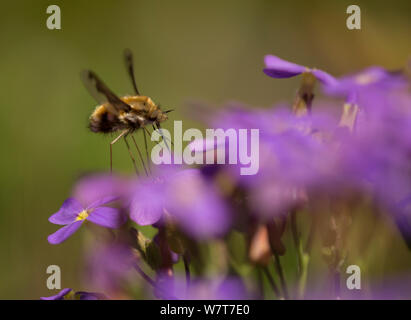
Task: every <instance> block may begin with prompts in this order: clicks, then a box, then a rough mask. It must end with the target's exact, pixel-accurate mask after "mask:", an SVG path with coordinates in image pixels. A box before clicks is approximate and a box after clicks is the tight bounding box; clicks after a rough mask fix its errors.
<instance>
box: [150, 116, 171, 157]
mask: <svg viewBox="0 0 411 320" xmlns="http://www.w3.org/2000/svg"><path fill="white" fill-rule="evenodd" d="M153 126H154V125H153ZM154 128H155V127H154ZM157 129H158V131H159V132H160V135H161V138H162V139H163V141H164V143H165V145H166V147H167V150H168V151H169V152H171V151H170V147H169V146H168V144H167V140H166V138H165V136H164V134H163V130H161V127H160V124H159V123H157ZM170 142H171V144H173V142H172V141H170Z"/></svg>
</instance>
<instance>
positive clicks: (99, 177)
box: [72, 174, 130, 205]
mask: <svg viewBox="0 0 411 320" xmlns="http://www.w3.org/2000/svg"><path fill="white" fill-rule="evenodd" d="M129 183H130V180H129V179H127V178H124V177H121V176H117V175H109V174H92V175H88V176H86V177H84V178H82V179H80V180H79V181H78V182H77V183H76V185H75V187H74V190H73V193H72V194H73V197H74V198H75V199H77V200H78V201H79V202H80V203H81V204H83V205H86V204H88V203H93V202H95V201H98V200H100V199H103V198H108V197H118V198H119V199H120V200H121V199H124V198H126V197H127V193H128V191H129Z"/></svg>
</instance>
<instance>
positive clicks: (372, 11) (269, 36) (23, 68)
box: [0, 0, 411, 299]
mask: <svg viewBox="0 0 411 320" xmlns="http://www.w3.org/2000/svg"><path fill="white" fill-rule="evenodd" d="M355 3H356V4H358V5H360V7H361V10H362V30H361V31H349V30H348V29H347V28H346V24H345V21H346V18H347V14H346V8H347V6H348V5H350V4H352V1H343V0H341V1H261V0H260V1H242V0H233V1H211V0H210V1H203V2H199V1H178V0H176V1H155V0H150V1H126V0H120V1H114V0H112V1H80V0H72V1H57V0H54V1H43V0H37V1H30V0H25V1H21V0H17V1H7V2H5V1H2V3H1V5H0V39H1V50H0V103H1V111H2V115H1V117H0V134H1V138H2V140H1V158H0V167H1V170H0V177H1V193H0V195H1V199H0V298H2V299H37V298H38V297H39V296H42V295H50V292H49V291H48V289H47V288H46V279H47V276H48V275H47V274H46V268H47V266H48V265H51V264H57V265H59V266H60V267H61V269H62V286H63V287H72V288H76V289H82V286H81V270H82V264H81V260H82V250H81V248H82V239H83V236H82V232H81V231H80V232H79V233H77V234H76V235H75V236H74V237H72V238H71V239H70V241H67V242H66V243H63V244H61V245H58V246H51V245H49V244H48V243H47V235H48V234H50V233H52V232H54V231H55V230H56V226H54V225H52V224H50V223H49V222H48V221H47V218H48V217H49V216H50V214H52V213H54V212H55V211H57V209H58V208H59V207H60V205H61V203H62V202H63V201H64V200H65V198H67V197H68V196H69V194H70V191H71V187H72V185H73V183H74V182H75V180H76V178H77V177H78V176H79V174H81V173H84V172H88V171H95V170H107V169H108V168H109V158H108V156H109V155H108V143H109V141H110V137H109V136H106V137H105V136H101V135H96V134H93V133H91V132H89V131H88V129H87V120H88V116H89V114H90V113H91V112H92V111H93V108H94V106H95V102H94V101H93V99H92V98H91V97H90V95H89V94H88V92H87V91H86V90H85V89H84V87H83V84H82V83H81V81H80V78H79V72H80V71H81V70H82V69H84V68H90V69H92V70H94V71H96V72H97V74H99V75H100V76H101V78H102V79H103V80H104V81H105V82H106V83H107V84H108V85H109V86H110V87H111V88H112V89H113V90H114V91H115V92H117V93H118V94H126V93H131V92H132V91H131V85H130V82H129V79H128V77H127V76H126V73H125V70H124V64H123V61H122V52H123V49H124V48H126V47H129V48H131V49H132V50H133V51H134V55H135V60H136V65H135V68H136V73H137V75H136V77H137V82H138V85H139V88H140V91H141V92H142V93H144V94H146V95H150V96H152V97H153V99H154V100H155V101H156V102H159V103H160V104H162V105H167V106H170V107H173V108H175V109H176V111H175V113H173V114H172V116H171V119H183V120H185V114H186V112H185V111H183V110H185V109H184V104H185V102H186V101H188V100H192V99H198V100H202V101H206V102H209V103H211V104H217V105H218V104H221V103H223V102H225V101H228V100H239V101H242V102H244V103H247V104H250V105H255V106H270V105H273V104H274V103H276V102H279V101H292V99H293V95H294V93H295V90H296V88H297V86H298V82H299V80H298V79H289V80H284V81H280V80H274V79H270V78H268V77H267V76H265V75H264V74H263V73H262V68H263V57H264V55H265V54H268V53H272V54H276V55H279V56H280V57H283V58H285V59H288V60H291V61H295V62H297V63H301V64H304V65H308V66H316V67H318V68H321V69H324V70H327V71H329V72H331V73H332V74H335V75H341V74H344V73H347V72H351V71H354V70H356V69H358V68H363V67H365V66H368V65H373V64H379V65H382V66H384V67H387V68H399V67H402V66H403V65H404V64H405V63H406V61H407V58H408V57H409V54H410V53H411V42H410V41H409V32H410V30H411V2H410V1H408V0H404V1H390V2H387V1H356V2H355ZM51 4H57V5H59V6H60V8H61V14H62V29H61V30H48V29H47V28H46V19H47V17H48V15H47V14H46V8H47V6H48V5H51ZM190 123H191V122H190V121H189V122H185V125H187V126H190ZM165 127H167V124H165ZM115 149H116V150H115V152H114V167H115V169H116V170H120V171H124V172H128V171H131V169H132V167H131V163H130V160H129V158H128V156H127V154H126V151H125V148H124V146H123V145H119V146H118V147H117V148H115ZM385 232H386V233H390V232H391V231H390V230H386V231H385ZM374 251H376V252H377V253H376V258H375V259H376V260H375V263H374V264H375V265H376V266H379V267H381V263H382V262H381V261H383V260H384V257H385V256H386V254H387V252H391V254H390V261H389V262H385V264H384V265H387V264H388V267H387V268H390V267H389V264H392V265H400V266H401V268H410V266H411V263H410V259H409V258H407V259H404V254H405V251H406V250H405V246H404V244H403V243H402V241H401V239H399V238H398V236H395V235H393V236H392V241H391V242H388V244H387V243H385V245H384V246H381V247H379V244H378V243H376V244H375V246H374Z"/></svg>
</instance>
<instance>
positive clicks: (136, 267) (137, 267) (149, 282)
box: [134, 263, 156, 288]
mask: <svg viewBox="0 0 411 320" xmlns="http://www.w3.org/2000/svg"><path fill="white" fill-rule="evenodd" d="M134 268H135V269H136V271H137V272H138V273H139V274H140V275H141V277H142V278H143V279H144V280H145V281H146V282H147V283H148V284H150V285H151V286H152V287H153V288H155V287H156V283H155V281H154V280H153V279H151V278H150V277H149V276H148V275H147V274H146V273H145V272H144V271H143V270H142V269H141V268H140V266H139V265H138V264H137V263H135V264H134Z"/></svg>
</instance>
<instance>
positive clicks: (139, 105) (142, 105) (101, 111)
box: [82, 50, 172, 171]
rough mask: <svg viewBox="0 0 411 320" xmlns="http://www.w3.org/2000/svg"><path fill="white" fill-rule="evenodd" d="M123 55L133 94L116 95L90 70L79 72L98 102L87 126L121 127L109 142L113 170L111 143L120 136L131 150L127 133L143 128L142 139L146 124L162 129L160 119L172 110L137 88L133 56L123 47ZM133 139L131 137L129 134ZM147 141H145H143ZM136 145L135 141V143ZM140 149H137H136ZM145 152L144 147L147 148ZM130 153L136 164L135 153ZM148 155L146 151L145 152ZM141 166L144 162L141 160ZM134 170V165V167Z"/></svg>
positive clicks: (97, 128)
mask: <svg viewBox="0 0 411 320" xmlns="http://www.w3.org/2000/svg"><path fill="white" fill-rule="evenodd" d="M124 58H125V63H126V69H127V72H128V74H129V76H130V78H131V81H132V85H133V88H134V92H135V95H132V96H124V97H121V98H119V97H118V96H117V95H115V94H114V93H113V92H112V91H111V90H110V89H109V88H108V87H107V86H106V85H105V84H104V82H103V81H101V80H100V78H99V77H98V76H97V75H96V74H95V73H94V72H93V71H90V70H85V71H83V72H82V80H83V82H84V85H85V86H86V88H87V89H88V91H89V92H90V94H91V95H92V96H93V97H94V98H95V99H96V100H97V102H98V103H99V105H98V106H97V107H96V108H95V110H94V112H93V113H92V114H91V116H90V119H89V127H90V129H91V131H93V132H101V133H112V132H117V131H120V134H119V136H118V137H116V138H115V139H114V140H113V141H112V142H111V143H110V169H111V170H112V145H113V144H114V143H115V142H117V141H118V140H119V139H120V138H121V137H123V138H124V141H125V143H126V145H127V148H128V149H129V152H131V151H130V148H129V145H128V142H127V139H126V138H127V136H128V135H129V134H131V133H133V132H135V131H136V130H138V129H140V128H141V129H143V130H142V131H143V133H144V139H146V132H148V129H147V128H146V126H147V125H152V126H153V128H154V129H158V130H159V131H160V132H161V125H160V123H161V122H163V121H165V120H167V119H168V116H167V113H168V112H170V111H172V110H168V111H162V110H161V109H160V107H159V106H158V105H157V104H156V103H155V102H154V101H153V100H152V99H151V98H150V97H148V96H143V95H141V94H140V92H139V91H138V88H137V85H136V82H135V78H134V67H133V56H132V53H131V51H130V50H125V52H124ZM131 137H132V139H133V142H134V143H135V141H134V137H133V136H131ZM145 144H146V145H147V141H145ZM136 147H137V145H136ZM139 153H140V151H139ZM146 153H147V149H146ZM130 157H131V158H132V160H133V164H134V166H135V167H136V165H135V161H134V157H133V156H132V154H131V153H130ZM147 158H148V153H147ZM143 166H144V162H143ZM136 171H137V167H136Z"/></svg>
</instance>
